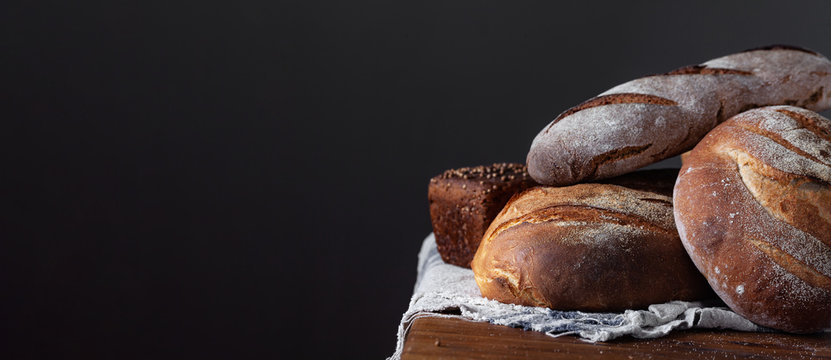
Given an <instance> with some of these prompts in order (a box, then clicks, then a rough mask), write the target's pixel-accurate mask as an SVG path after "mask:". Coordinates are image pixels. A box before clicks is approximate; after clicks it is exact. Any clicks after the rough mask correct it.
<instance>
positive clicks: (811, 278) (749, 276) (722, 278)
mask: <svg viewBox="0 0 831 360" xmlns="http://www.w3.org/2000/svg"><path fill="white" fill-rule="evenodd" d="M674 204H675V210H674V211H675V220H676V224H677V225H678V230H679V232H680V235H681V239H682V241H683V243H684V246H685V247H686V249H687V251H688V252H689V254H690V257H691V258H692V259H693V261H694V262H695V264H696V266H697V267H698V269H699V270H700V271H701V272H702V273H703V274H704V275H705V276H706V278H707V280H708V281H709V283H710V285H711V286H712V287H713V289H714V290H715V291H716V293H717V294H718V295H719V297H721V299H722V300H724V302H725V303H726V304H727V305H728V306H730V308H731V309H733V310H734V311H735V312H737V313H739V314H741V315H742V316H744V317H746V318H748V319H749V320H751V321H753V322H755V323H757V324H760V325H764V326H768V327H771V328H774V329H779V330H785V331H790V332H797V333H808V332H815V331H819V330H821V329H826V328H831V122H829V121H828V120H827V119H825V118H823V117H821V116H819V115H818V114H816V113H814V112H812V111H809V110H805V109H801V108H797V107H791V106H774V107H766V108H760V109H755V110H750V111H747V112H744V113H742V114H739V115H737V116H735V117H733V118H732V119H730V120H727V121H726V122H724V123H723V124H721V125H719V126H718V127H716V128H715V129H713V131H711V132H710V133H709V134H708V135H707V136H706V137H705V138H704V139H703V140H702V141H701V143H700V144H698V145H697V146H696V147H695V148H694V149H693V150H692V151H691V152H690V153H689V154H687V155H686V156H684V158H683V168H682V169H681V174H680V176H679V178H678V183H677V185H676V186H675V197H674Z"/></svg>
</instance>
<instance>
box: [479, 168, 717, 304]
mask: <svg viewBox="0 0 831 360" xmlns="http://www.w3.org/2000/svg"><path fill="white" fill-rule="evenodd" d="M676 174H677V170H675V171H672V170H670V171H647V172H643V173H641V174H637V175H635V176H632V175H630V176H627V177H626V178H623V179H621V181H620V183H626V184H633V187H638V188H640V189H642V190H636V189H633V188H629V187H624V186H620V185H612V184H579V185H574V186H569V187H561V188H557V187H535V188H531V189H528V190H526V191H524V192H522V193H520V194H517V195H515V196H514V197H513V198H512V199H511V200H510V201H509V202H508V204H507V205H506V206H505V208H504V209H503V210H502V212H500V213H499V215H497V217H496V219H495V220H494V221H493V223H492V224H491V226H490V227H489V228H488V230H487V232H486V233H485V236H484V237H483V239H482V243H481V244H480V246H479V249H478V251H477V252H476V256H475V257H474V258H473V262H472V263H471V268H472V269H473V273H474V275H475V278H476V282H477V284H478V285H479V289H480V291H481V292H482V295H483V296H485V297H487V298H490V299H495V300H498V301H501V302H505V303H514V304H521V305H528V306H542V307H549V308H553V309H557V310H583V311H619V310H624V309H633V308H644V307H647V306H648V305H650V304H655V303H663V302H666V301H671V300H694V299H702V298H708V297H714V295H712V291H711V290H710V288H709V286H707V283H706V281H705V279H704V277H702V276H701V274H700V273H698V271H697V270H696V268H695V266H694V265H693V263H692V262H691V261H690V259H689V257H688V256H687V254H686V252H685V251H684V248H683V246H682V245H681V241H680V239H679V238H678V232H677V230H676V229H675V224H674V222H673V218H672V198H671V197H670V194H671V188H672V184H674V181H675V175H676ZM647 180H648V181H647ZM612 181H615V180H612ZM662 193H663V194H662Z"/></svg>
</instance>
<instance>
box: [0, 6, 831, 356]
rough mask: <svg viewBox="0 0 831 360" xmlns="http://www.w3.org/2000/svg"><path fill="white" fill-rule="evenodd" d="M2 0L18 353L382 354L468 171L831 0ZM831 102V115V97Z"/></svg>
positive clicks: (11, 311) (780, 28)
mask: <svg viewBox="0 0 831 360" xmlns="http://www.w3.org/2000/svg"><path fill="white" fill-rule="evenodd" d="M507 4H508V2H506V3H505V5H502V4H500V3H497V2H482V1H469V2H458V1H442V2H415V1H414V2H388V1H377V2H370V1H344V2H334V1H333V2H326V3H321V2H317V1H242V2H227V3H223V2H219V1H199V2H197V1H194V2H191V3H189V4H177V3H174V2H162V3H154V2H143V1H142V2H128V1H112V0H111V1H101V2H90V1H84V2H79V1H60V2H52V3H45V2H32V1H4V2H3V3H2V5H0V29H2V30H0V46H2V48H1V49H0V89H2V98H0V101H2V107H0V120H2V122H0V123H2V125H3V126H2V129H3V130H2V131H0V136H2V141H0V142H2V144H3V147H2V157H0V160H2V164H3V171H2V173H0V174H2V175H0V179H2V188H3V193H2V194H3V201H2V204H3V209H4V212H3V213H4V215H3V216H2V220H0V244H2V248H0V281H2V282H0V285H2V287H0V330H2V333H3V334H4V335H2V340H0V341H2V342H4V343H5V345H2V346H0V349H2V350H0V351H3V352H4V353H7V355H11V357H9V356H4V358H47V357H48V358H77V357H79V356H87V357H91V358H172V357H177V356H185V357H188V358H190V357H197V356H198V357H207V358H286V356H287V354H294V356H298V355H300V357H302V358H317V357H334V358H375V359H378V358H383V357H386V356H388V355H390V354H392V352H393V350H394V347H395V335H396V331H397V326H398V322H399V320H400V316H401V314H402V313H403V312H404V310H405V309H406V307H407V304H408V301H409V296H410V294H411V292H412V286H413V283H414V280H415V275H416V273H415V267H416V254H417V250H418V248H419V246H420V244H421V241H422V239H423V238H424V236H426V235H427V234H428V233H429V231H430V223H429V217H428V213H427V201H426V190H427V182H428V180H429V178H430V177H432V176H434V175H436V174H438V173H440V172H441V171H443V170H445V169H447V168H454V167H461V166H469V165H479V164H488V163H492V162H501V161H513V162H522V161H524V157H525V154H526V151H527V150H528V146H529V145H530V142H531V139H532V138H533V137H534V135H536V133H537V131H539V130H540V129H541V128H542V127H543V126H544V125H546V124H547V123H548V122H549V121H550V120H551V119H552V118H553V116H554V115H556V114H557V113H559V112H561V111H563V110H565V109H566V108H568V107H570V106H572V105H575V104H577V103H579V102H581V101H583V100H585V99H587V98H589V97H591V96H594V95H596V94H598V93H600V92H602V91H604V90H606V89H608V88H610V87H612V86H614V85H616V84H618V83H622V82H625V81H627V80H630V79H633V78H636V77H640V76H644V75H647V74H653V73H659V72H665V71H668V70H671V69H673V68H676V67H679V66H682V65H688V64H695V63H699V62H703V61H705V60H708V59H711V58H714V57H718V56H721V55H726V54H729V53H732V52H736V51H740V50H744V49H747V48H751V47H757V46H761V45H767V44H772V43H788V44H793V45H799V46H803V47H807V48H810V49H813V50H815V51H818V52H821V53H824V54H831V40H829V35H831V2H827V1H815V2H801V3H797V2H772V1H771V2H748V3H747V4H744V5H738V4H732V5H731V4H724V3H722V2H707V3H700V4H693V3H689V2H684V3H683V4H655V3H647V2H623V1H615V2H613V1H602V2H585V3H582V4H579V5H577V4H572V5H560V4H554V3H553V2H521V3H514V2H512V3H511V4H510V5H507ZM826 115H828V113H826Z"/></svg>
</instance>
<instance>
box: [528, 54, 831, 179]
mask: <svg viewBox="0 0 831 360" xmlns="http://www.w3.org/2000/svg"><path fill="white" fill-rule="evenodd" d="M782 104H786V105H797V106H801V107H805V108H808V109H813V110H824V109H828V108H829V107H831V62H829V61H828V59H826V58H825V57H823V56H822V55H819V54H817V53H814V52H812V51H808V50H804V49H799V48H795V47H790V46H770V47H766V48H760V49H754V50H748V51H745V52H741V53H737V54H733V55H728V56H725V57H721V58H718V59H714V60H710V61H708V62H705V63H703V64H701V65H695V66H688V67H684V68H680V69H677V70H674V71H671V72H669V73H666V74H663V75H655V76H649V77H644V78H641V79H637V80H633V81H630V82H627V83H625V84H622V85H619V86H616V87H614V88H612V89H610V90H608V91H606V92H604V93H602V94H600V95H599V96H597V97H595V98H592V99H590V100H588V101H586V102H584V103H582V104H580V105H577V106H575V107H573V108H571V109H568V110H566V111H565V112H563V113H562V114H560V115H559V116H558V117H557V118H556V119H554V121H553V122H552V123H551V124H550V125H548V126H546V127H545V128H544V129H543V130H542V131H541V132H540V133H539V134H538V135H537V136H536V138H535V139H534V141H533V143H532V144H531V149H530V151H529V153H528V158H527V164H528V171H529V173H530V174H531V177H533V178H534V179H535V180H537V181H538V182H539V183H542V184H549V185H569V184H574V183H577V182H582V181H585V180H592V179H602V178H608V177H612V176H616V175H620V174H624V173H627V172H630V171H632V170H635V169H637V168H640V167H642V166H644V165H648V164H650V163H653V162H656V161H659V160H663V159H666V158H669V157H672V156H675V155H677V154H679V153H681V152H683V151H686V150H688V149H690V148H692V147H693V146H694V145H695V144H696V143H697V142H698V141H699V140H700V139H701V138H702V137H703V136H704V135H705V134H706V133H707V132H708V131H709V130H710V129H712V128H713V127H715V126H716V125H718V124H719V123H720V122H722V121H724V120H726V119H727V118H729V117H730V116H733V115H735V114H738V113H740V112H742V111H744V110H747V109H750V108H755V107H760V106H765V105H782Z"/></svg>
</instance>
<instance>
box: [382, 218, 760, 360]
mask: <svg viewBox="0 0 831 360" xmlns="http://www.w3.org/2000/svg"><path fill="white" fill-rule="evenodd" d="M717 305H721V306H717ZM426 316H434V317H452V318H461V319H466V320H473V321H485V322H489V323H492V324H498V325H507V326H511V327H517V328H522V329H525V330H533V331H539V332H542V333H545V334H547V335H550V336H562V335H577V336H579V337H580V338H582V339H584V340H586V341H590V342H597V341H608V340H612V339H615V338H618V337H621V336H625V335H630V336H633V337H636V338H645V339H646V338H657V337H661V336H664V335H666V334H669V333H670V332H671V331H673V330H683V329H692V328H695V329H731V330H740V331H762V332H770V331H772V330H770V329H768V328H764V327H761V326H758V325H756V324H754V323H752V322H750V321H749V320H747V319H745V318H744V317H742V316H740V315H738V314H736V313H734V312H732V311H730V309H728V308H726V307H723V305H722V304H720V303H719V304H715V303H712V304H708V303H702V302H685V301H672V302H669V303H665V304H654V305H650V306H649V308H648V309H647V310H626V311H625V312H623V313H586V312H581V311H557V310H551V309H548V308H541V307H530V306H521V305H512V304H505V303H501V302H498V301H494V300H488V299H485V298H483V297H482V295H480V293H479V288H478V287H477V285H476V282H475V280H474V279H473V271H471V270H470V269H466V268H462V267H458V266H455V265H450V264H447V263H445V262H444V261H442V259H441V256H440V255H439V253H438V250H437V248H436V239H435V237H434V236H433V234H430V235H428V236H427V238H426V239H424V243H423V244H422V246H421V251H420V252H419V254H418V276H417V278H416V284H415V290H414V292H413V296H412V298H411V299H410V305H409V308H408V309H407V311H406V312H405V313H404V316H403V317H402V318H401V324H400V325H399V327H398V345H397V347H396V350H395V353H394V354H393V355H392V356H391V357H390V358H389V359H393V360H395V359H399V358H400V357H401V352H402V351H403V349H404V339H405V338H406V337H407V333H408V331H409V329H410V326H411V325H412V323H413V322H414V321H415V320H416V319H418V318H420V317H426Z"/></svg>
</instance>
